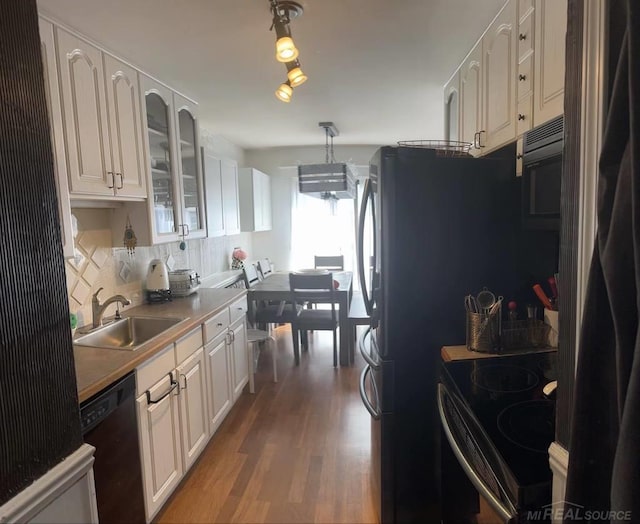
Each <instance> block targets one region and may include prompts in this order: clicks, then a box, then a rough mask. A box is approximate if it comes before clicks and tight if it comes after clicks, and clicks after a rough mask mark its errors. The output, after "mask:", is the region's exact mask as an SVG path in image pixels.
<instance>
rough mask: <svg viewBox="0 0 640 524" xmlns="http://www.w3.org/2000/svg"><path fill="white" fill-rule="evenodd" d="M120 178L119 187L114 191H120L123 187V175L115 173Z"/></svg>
mask: <svg viewBox="0 0 640 524" xmlns="http://www.w3.org/2000/svg"><path fill="white" fill-rule="evenodd" d="M116 175H118V176H119V177H120V185H119V186H118V187H117V188H116V189H122V188H123V187H124V175H123V174H122V173H116Z"/></svg>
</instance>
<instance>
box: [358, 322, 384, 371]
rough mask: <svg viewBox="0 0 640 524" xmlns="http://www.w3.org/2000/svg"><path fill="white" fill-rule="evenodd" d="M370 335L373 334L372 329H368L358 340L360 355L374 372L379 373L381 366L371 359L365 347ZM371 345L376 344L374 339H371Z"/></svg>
mask: <svg viewBox="0 0 640 524" xmlns="http://www.w3.org/2000/svg"><path fill="white" fill-rule="evenodd" d="M370 333H371V328H370V327H368V328H367V329H366V331H365V332H364V333H362V335H360V338H359V339H358V349H359V350H360V354H361V355H362V358H364V360H365V362H366V363H367V364H368V365H369V367H370V368H371V369H372V370H374V371H379V370H380V364H378V363H377V362H376V361H375V360H373V359H372V358H371V355H370V354H369V352H368V351H367V349H366V347H365V339H366V338H367V336H369V334H370ZM369 343H370V344H373V343H374V342H373V339H370V342H369Z"/></svg>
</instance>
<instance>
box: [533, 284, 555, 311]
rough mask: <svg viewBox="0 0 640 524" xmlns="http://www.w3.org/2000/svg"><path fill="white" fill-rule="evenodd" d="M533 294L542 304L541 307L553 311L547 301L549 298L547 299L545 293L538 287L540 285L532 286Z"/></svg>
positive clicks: (549, 302)
mask: <svg viewBox="0 0 640 524" xmlns="http://www.w3.org/2000/svg"><path fill="white" fill-rule="evenodd" d="M533 292H534V293H535V294H536V296H537V297H538V299H539V300H540V302H542V305H543V306H544V307H545V308H547V309H553V305H552V304H551V301H550V300H549V297H547V295H545V292H544V291H543V290H542V287H541V286H540V284H535V285H534V286H533Z"/></svg>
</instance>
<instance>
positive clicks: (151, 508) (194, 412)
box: [136, 296, 249, 522]
mask: <svg viewBox="0 0 640 524" xmlns="http://www.w3.org/2000/svg"><path fill="white" fill-rule="evenodd" d="M246 312H247V298H246V296H243V297H242V298H240V299H238V300H236V301H235V302H233V303H232V304H231V305H229V306H228V307H225V308H223V309H221V310H220V311H219V312H218V313H216V314H215V315H213V316H212V317H210V318H209V319H208V320H207V321H205V322H204V323H203V324H202V325H198V326H197V327H195V328H194V329H192V330H191V331H189V332H188V333H186V334H185V335H183V336H181V337H180V338H179V339H177V340H176V341H175V342H174V343H172V344H170V345H168V346H167V347H166V348H165V349H164V350H162V351H161V352H160V353H158V354H157V355H155V356H153V357H152V358H151V359H150V360H148V361H146V362H144V363H143V364H142V365H140V366H139V367H138V368H136V392H137V397H138V398H137V400H136V402H137V412H138V433H139V439H140V450H141V454H142V457H141V460H142V477H143V482H144V492H145V510H146V518H147V522H151V520H152V519H153V518H154V517H155V515H156V514H157V513H158V511H159V510H160V508H161V507H162V506H163V504H164V503H165V502H166V500H167V499H168V498H169V496H170V495H171V493H172V492H173V491H174V490H175V488H176V487H177V486H178V484H179V483H180V480H181V479H182V478H183V476H184V474H185V473H186V472H187V471H188V470H189V468H191V466H192V465H193V464H194V462H195V461H196V460H197V458H198V457H199V456H200V454H201V453H202V451H203V450H204V448H205V447H206V446H207V443H208V442H209V439H210V438H211V437H212V436H213V434H214V433H215V432H216V430H217V429H218V428H219V426H220V424H221V423H222V421H223V420H224V417H225V416H226V415H227V413H228V412H229V410H230V409H231V407H232V405H233V403H234V402H235V401H236V400H237V399H238V397H240V395H241V394H242V390H243V389H244V387H245V385H246V384H247V382H248V381H249V357H248V352H247V351H248V350H247V328H246ZM176 363H177V365H176Z"/></svg>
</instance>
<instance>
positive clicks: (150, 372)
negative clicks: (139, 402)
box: [136, 344, 176, 396]
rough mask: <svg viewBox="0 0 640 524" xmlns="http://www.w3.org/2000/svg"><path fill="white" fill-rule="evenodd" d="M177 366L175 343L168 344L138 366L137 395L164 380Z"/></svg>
mask: <svg viewBox="0 0 640 524" xmlns="http://www.w3.org/2000/svg"><path fill="white" fill-rule="evenodd" d="M175 367H176V356H175V353H174V351H173V344H170V345H168V346H167V347H166V348H164V349H163V350H162V351H161V352H160V353H158V354H157V355H156V356H154V357H153V358H152V359H151V360H147V361H146V362H145V363H143V364H142V365H140V366H139V367H138V368H136V396H139V395H142V394H144V392H145V391H146V390H147V389H149V388H151V386H153V385H154V384H155V383H156V382H158V381H160V380H162V378H163V376H164V375H168V374H169V372H171V371H173V368H175Z"/></svg>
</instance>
